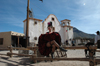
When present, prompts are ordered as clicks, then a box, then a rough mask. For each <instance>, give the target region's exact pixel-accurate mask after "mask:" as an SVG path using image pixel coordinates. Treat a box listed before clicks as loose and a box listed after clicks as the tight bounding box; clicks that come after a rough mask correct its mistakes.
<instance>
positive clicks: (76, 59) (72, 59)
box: [33, 57, 90, 61]
mask: <svg viewBox="0 0 100 66" xmlns="http://www.w3.org/2000/svg"><path fill="white" fill-rule="evenodd" d="M33 59H34V60H71V61H89V60H90V59H89V58H65V57H63V58H54V59H52V58H48V57H47V58H45V57H37V58H33Z"/></svg>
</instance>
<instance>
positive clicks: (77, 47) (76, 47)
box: [63, 46, 97, 49]
mask: <svg viewBox="0 0 100 66" xmlns="http://www.w3.org/2000/svg"><path fill="white" fill-rule="evenodd" d="M63 48H65V49H87V47H85V46H72V47H70V46H69V47H63ZM89 49H97V46H90V47H89Z"/></svg>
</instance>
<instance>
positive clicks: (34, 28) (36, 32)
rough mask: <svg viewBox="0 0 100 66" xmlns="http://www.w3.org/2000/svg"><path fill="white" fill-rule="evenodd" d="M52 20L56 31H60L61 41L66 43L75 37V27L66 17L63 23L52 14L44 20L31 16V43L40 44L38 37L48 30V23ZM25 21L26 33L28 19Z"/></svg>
mask: <svg viewBox="0 0 100 66" xmlns="http://www.w3.org/2000/svg"><path fill="white" fill-rule="evenodd" d="M50 21H51V22H52V25H53V27H55V32H59V34H60V36H61V42H62V44H64V43H65V42H66V40H68V41H69V40H70V39H73V27H72V26H71V25H70V24H71V20H68V19H64V20H62V21H61V23H60V22H59V21H58V19H57V17H56V16H55V15H53V14H50V15H49V16H48V17H47V18H46V19H45V20H44V21H43V20H40V19H36V18H29V37H30V38H29V43H30V44H38V38H39V36H40V35H41V34H45V33H46V32H48V29H47V26H48V25H47V24H48V22H50ZM23 22H24V34H25V35H26V22H27V21H26V20H24V21H23Z"/></svg>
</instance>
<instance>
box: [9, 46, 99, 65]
mask: <svg viewBox="0 0 100 66" xmlns="http://www.w3.org/2000/svg"><path fill="white" fill-rule="evenodd" d="M8 48H9V50H10V52H9V53H7V55H8V56H10V57H12V55H19V56H29V57H31V58H32V60H33V61H34V62H37V60H51V61H53V60H71V61H89V66H95V65H96V64H97V63H98V62H100V59H96V58H95V57H94V56H93V53H94V52H95V50H96V49H97V47H96V46H90V47H89V48H88V49H89V50H90V51H89V58H65V57H60V58H54V59H52V58H51V57H48V58H45V57H37V49H38V47H27V48H17V47H16V48H12V47H8ZM63 48H65V49H87V47H84V46H74V47H63ZM13 49H18V50H32V51H34V54H33V55H28V54H16V53H12V50H13Z"/></svg>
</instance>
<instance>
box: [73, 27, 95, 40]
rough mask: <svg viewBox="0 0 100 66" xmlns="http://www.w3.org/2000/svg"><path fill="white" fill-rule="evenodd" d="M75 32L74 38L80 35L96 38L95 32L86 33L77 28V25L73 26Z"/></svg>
mask: <svg viewBox="0 0 100 66" xmlns="http://www.w3.org/2000/svg"><path fill="white" fill-rule="evenodd" d="M73 33H74V38H77V37H80V38H91V39H94V37H95V34H88V33H85V32H83V31H81V30H79V29H77V28H76V27H73Z"/></svg>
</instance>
